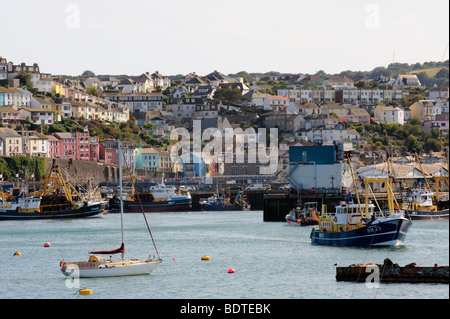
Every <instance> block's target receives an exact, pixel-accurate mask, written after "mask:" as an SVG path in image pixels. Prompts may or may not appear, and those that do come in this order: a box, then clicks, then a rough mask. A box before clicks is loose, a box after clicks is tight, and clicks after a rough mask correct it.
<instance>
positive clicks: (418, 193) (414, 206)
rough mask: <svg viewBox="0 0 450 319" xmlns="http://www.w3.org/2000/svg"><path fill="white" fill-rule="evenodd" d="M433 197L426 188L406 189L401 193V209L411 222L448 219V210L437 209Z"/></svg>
mask: <svg viewBox="0 0 450 319" xmlns="http://www.w3.org/2000/svg"><path fill="white" fill-rule="evenodd" d="M433 197H434V193H433V192H432V191H430V190H428V188H426V187H421V186H419V187H418V188H413V189H411V188H406V189H404V192H402V198H403V204H402V209H403V210H404V211H405V214H406V215H407V216H409V217H410V218H411V219H412V220H427V219H448V213H449V210H448V208H447V209H438V207H437V205H435V204H434V203H433Z"/></svg>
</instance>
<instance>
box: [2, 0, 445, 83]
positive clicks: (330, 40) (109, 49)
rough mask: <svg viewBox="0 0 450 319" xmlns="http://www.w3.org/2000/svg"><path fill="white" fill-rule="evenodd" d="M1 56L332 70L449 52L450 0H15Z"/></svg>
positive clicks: (103, 70)
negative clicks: (449, 0)
mask: <svg viewBox="0 0 450 319" xmlns="http://www.w3.org/2000/svg"><path fill="white" fill-rule="evenodd" d="M1 11H3V12H5V13H7V14H1V15H0V16H1V18H0V30H2V32H1V35H2V37H1V38H2V41H0V56H2V57H5V58H7V60H8V61H12V62H13V63H15V64H19V63H21V62H25V63H26V64H28V65H30V64H33V63H38V64H39V66H40V70H41V72H44V73H51V74H53V75H58V74H64V75H80V74H81V73H82V72H83V71H85V70H91V71H93V72H94V73H95V74H116V75H118V74H128V75H139V74H142V73H144V72H150V73H153V72H154V71H159V72H160V73H161V74H163V75H175V74H187V73H189V72H196V73H197V74H199V75H206V74H208V73H210V72H213V71H214V70H217V71H219V72H222V73H225V74H230V73H237V72H239V71H247V72H249V73H252V72H258V73H264V72H268V71H278V72H282V73H306V74H314V73H316V72H317V71H319V70H324V71H325V72H326V73H329V74H333V73H339V72H341V71H345V70H352V71H369V70H372V69H373V68H375V67H377V66H385V67H387V66H388V64H389V63H392V62H394V61H395V62H401V63H410V64H412V63H416V62H420V63H423V62H427V61H441V60H447V59H449V49H448V44H449V2H448V0H427V1H423V0H394V1H393V0H340V1H336V0H277V1H273V0H272V1H269V0H158V1H154V0H139V1H138V0H120V1H119V0H20V1H7V2H4V3H2V4H1V5H0V12H1Z"/></svg>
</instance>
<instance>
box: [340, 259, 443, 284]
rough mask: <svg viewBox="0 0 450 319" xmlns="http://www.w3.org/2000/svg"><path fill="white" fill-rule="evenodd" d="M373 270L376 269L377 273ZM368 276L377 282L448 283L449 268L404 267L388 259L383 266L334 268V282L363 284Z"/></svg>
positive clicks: (411, 265) (414, 265)
mask: <svg viewBox="0 0 450 319" xmlns="http://www.w3.org/2000/svg"><path fill="white" fill-rule="evenodd" d="M374 269H378V271H377V272H375V271H374ZM368 276H371V277H370V278H371V279H372V278H376V277H377V276H378V282H399V283H402V282H403V283H442V284H448V283H449V266H437V265H435V266H434V267H419V266H417V265H416V264H415V263H411V264H409V265H406V266H404V267H401V266H399V265H397V264H393V263H392V262H390V260H389V259H387V260H385V262H384V263H383V265H376V264H367V265H351V266H347V267H336V281H355V282H365V281H366V279H367V278H368Z"/></svg>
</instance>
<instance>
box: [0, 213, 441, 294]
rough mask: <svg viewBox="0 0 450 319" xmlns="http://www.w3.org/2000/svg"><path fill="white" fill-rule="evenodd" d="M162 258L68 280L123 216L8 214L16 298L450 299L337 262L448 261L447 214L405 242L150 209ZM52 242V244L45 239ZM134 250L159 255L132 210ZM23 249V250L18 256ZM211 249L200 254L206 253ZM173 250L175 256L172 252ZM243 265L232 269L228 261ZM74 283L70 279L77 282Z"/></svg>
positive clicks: (128, 229)
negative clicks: (365, 243)
mask: <svg viewBox="0 0 450 319" xmlns="http://www.w3.org/2000/svg"><path fill="white" fill-rule="evenodd" d="M147 218H148V220H149V222H150V224H151V227H152V233H153V236H154V238H155V241H156V244H157V247H158V250H159V252H160V254H161V257H162V259H163V262H162V263H161V264H160V265H159V266H158V268H156V270H155V271H154V272H153V273H152V274H151V275H150V276H146V275H144V276H132V277H117V278H82V279H81V280H80V288H89V289H92V291H93V294H92V295H89V296H86V295H84V296H80V295H78V294H77V291H78V288H68V286H67V285H66V280H65V277H64V276H63V275H62V274H61V272H60V270H59V262H60V260H62V259H63V258H64V259H65V260H66V261H77V260H86V259H87V258H88V252H89V251H90V250H109V249H115V248H118V247H119V246H120V242H121V235H120V215H119V214H107V215H105V216H103V217H102V218H92V219H79V220H70V221H61V220H58V221H52V220H46V221H2V222H0V243H1V244H0V258H1V262H0V287H1V289H0V298H2V299H10V298H19V299H31V298H33V299H40V298H42V299H80V298H88V299H89V298H90V299H97V298H98V299H111V298H121V299H141V298H151V299H160V298H164V299H203V298H208V299H222V298H226V299H244V298H245V299H247V298H251V299H284V298H286V299H294V298H295V299H302V298H308V299H311V298H321V299H329V298H333V299H334V298H340V299H342V298H343V299H353V298H364V299H366V298H370V299H373V298H375V299H386V298H388V299H392V298H403V299H412V298H414V299H417V298H419V299H429V298H432V299H448V298H449V285H446V284H406V283H389V284H387V283H383V284H381V286H380V287H379V288H368V287H367V286H366V284H365V283H350V282H337V281H336V280H335V274H336V271H335V266H334V264H336V263H338V264H339V265H349V264H353V263H370V262H373V263H382V262H383V260H384V259H385V258H390V259H391V260H392V261H393V262H395V263H398V264H399V265H406V264H408V263H411V262H416V263H417V264H418V265H420V266H432V265H434V264H439V265H448V261H449V222H448V220H437V221H413V225H412V227H411V228H410V231H409V234H408V236H407V239H406V245H405V246H403V247H398V248H376V249H366V248H338V247H323V246H314V245H311V244H310V238H309V235H310V232H311V228H310V227H295V226H290V225H287V224H286V223H282V222H264V221H263V215H262V212H261V211H252V212H186V213H155V214H147ZM45 242H50V243H51V247H47V248H46V247H44V246H43V245H44V243H45ZM125 243H126V244H125V247H126V258H140V259H141V258H144V259H145V258H147V257H148V255H149V254H152V255H153V254H154V249H153V246H152V243H151V239H150V236H149V234H148V232H147V229H146V226H145V223H144V219H143V216H142V215H141V214H126V215H125ZM16 251H19V252H20V253H21V254H22V255H21V256H13V254H14V252H16ZM204 255H207V256H210V257H211V260H209V261H202V260H201V257H202V256H204ZM173 258H175V260H174V259H173ZM230 268H233V269H234V270H235V271H236V272H235V273H234V274H229V273H228V269H230ZM69 286H70V285H69Z"/></svg>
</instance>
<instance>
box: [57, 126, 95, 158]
mask: <svg viewBox="0 0 450 319" xmlns="http://www.w3.org/2000/svg"><path fill="white" fill-rule="evenodd" d="M53 136H54V137H55V138H56V139H58V140H59V143H57V141H54V140H52V142H53V144H54V145H55V146H54V150H53V154H54V156H55V157H59V158H66V159H69V158H72V159H77V160H84V161H95V162H97V161H98V158H99V144H98V137H91V136H90V135H89V132H73V133H59V132H58V133H53ZM56 145H57V146H58V147H56Z"/></svg>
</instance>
